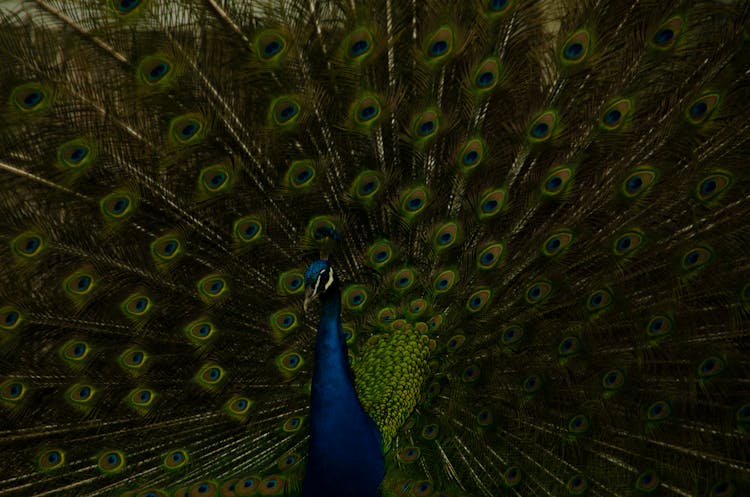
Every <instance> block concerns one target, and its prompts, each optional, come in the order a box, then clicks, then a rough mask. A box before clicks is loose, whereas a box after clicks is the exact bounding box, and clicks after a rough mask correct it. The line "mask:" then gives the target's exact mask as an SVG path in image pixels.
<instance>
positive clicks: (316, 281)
mask: <svg viewBox="0 0 750 497" xmlns="http://www.w3.org/2000/svg"><path fill="white" fill-rule="evenodd" d="M319 286H320V275H318V277H317V279H316V280H315V288H313V292H312V294H313V295H317V294H318V287H319Z"/></svg>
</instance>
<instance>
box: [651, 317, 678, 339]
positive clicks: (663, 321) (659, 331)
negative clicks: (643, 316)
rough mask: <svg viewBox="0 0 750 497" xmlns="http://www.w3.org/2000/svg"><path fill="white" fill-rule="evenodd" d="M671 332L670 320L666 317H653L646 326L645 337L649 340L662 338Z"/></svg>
mask: <svg viewBox="0 0 750 497" xmlns="http://www.w3.org/2000/svg"><path fill="white" fill-rule="evenodd" d="M671 332H672V319H670V318H669V317H668V316H663V315H659V316H654V317H653V318H651V321H649V323H648V325H647V326H646V335H648V336H649V337H650V338H662V337H665V336H667V335H669V334H670V333H671Z"/></svg>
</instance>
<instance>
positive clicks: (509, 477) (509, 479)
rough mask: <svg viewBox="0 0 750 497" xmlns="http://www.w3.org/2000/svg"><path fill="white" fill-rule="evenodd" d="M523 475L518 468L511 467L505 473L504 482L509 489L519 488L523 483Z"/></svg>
mask: <svg viewBox="0 0 750 497" xmlns="http://www.w3.org/2000/svg"><path fill="white" fill-rule="evenodd" d="M522 478H523V473H521V470H520V469H519V468H517V467H516V466H511V467H509V468H508V469H506V470H505V472H503V481H504V483H505V486H506V487H508V488H514V487H517V486H518V485H519V484H520V483H521V479H522Z"/></svg>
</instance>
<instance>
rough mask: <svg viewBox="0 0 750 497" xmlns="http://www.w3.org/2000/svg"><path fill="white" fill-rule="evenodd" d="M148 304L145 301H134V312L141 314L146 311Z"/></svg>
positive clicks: (141, 299)
mask: <svg viewBox="0 0 750 497" xmlns="http://www.w3.org/2000/svg"><path fill="white" fill-rule="evenodd" d="M147 304H148V303H147V302H146V299H144V298H140V299H138V300H136V301H135V305H134V306H133V307H134V309H135V310H136V312H142V311H144V310H145V309H146V305H147Z"/></svg>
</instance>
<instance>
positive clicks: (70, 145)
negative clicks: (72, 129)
mask: <svg viewBox="0 0 750 497" xmlns="http://www.w3.org/2000/svg"><path fill="white" fill-rule="evenodd" d="M94 158H95V152H94V148H93V147H92V146H91V145H90V144H89V143H88V142H87V141H86V140H83V139H76V140H72V141H69V142H66V143H63V144H62V145H60V147H59V148H58V149H57V164H58V166H60V167H61V168H62V169H81V168H83V167H84V166H86V165H88V164H90V163H91V162H92V161H93V160H94Z"/></svg>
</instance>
